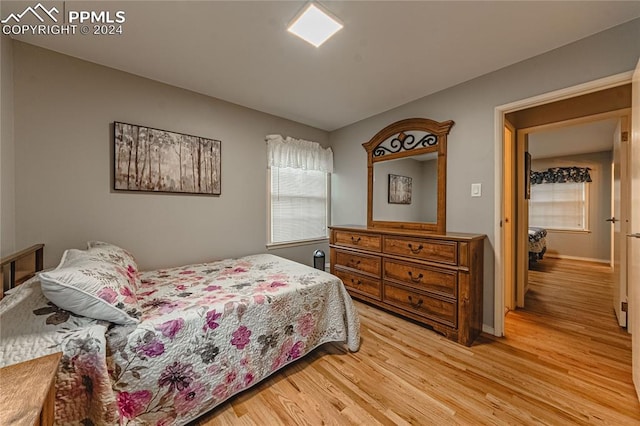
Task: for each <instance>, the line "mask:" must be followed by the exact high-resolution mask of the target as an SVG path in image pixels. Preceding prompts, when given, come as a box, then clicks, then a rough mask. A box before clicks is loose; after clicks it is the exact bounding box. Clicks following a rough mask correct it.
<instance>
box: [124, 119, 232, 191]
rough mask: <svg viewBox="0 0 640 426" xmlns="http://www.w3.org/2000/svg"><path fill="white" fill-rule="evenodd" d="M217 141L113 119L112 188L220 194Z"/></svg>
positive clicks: (218, 148)
mask: <svg viewBox="0 0 640 426" xmlns="http://www.w3.org/2000/svg"><path fill="white" fill-rule="evenodd" d="M221 144H222V143H221V142H220V141H219V140H216V139H209V138H204V137H200V136H192V135H187V134H183V133H176V132H170V131H167V130H161V129H154V128H152V127H145V126H138V125H135V124H127V123H121V122H117V121H116V122H115V123H114V144H113V146H114V156H113V158H114V164H113V171H114V174H113V176H114V177H113V182H114V183H113V188H114V189H115V190H118V191H145V192H165V193H184V194H204V195H220V192H221V189H220V188H221V182H220V178H221V173H220V172H221V170H220V150H221Z"/></svg>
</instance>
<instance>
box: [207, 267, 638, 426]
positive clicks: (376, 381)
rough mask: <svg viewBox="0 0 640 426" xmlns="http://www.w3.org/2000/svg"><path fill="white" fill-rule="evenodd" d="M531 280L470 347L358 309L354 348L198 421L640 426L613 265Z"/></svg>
mask: <svg viewBox="0 0 640 426" xmlns="http://www.w3.org/2000/svg"><path fill="white" fill-rule="evenodd" d="M530 283H531V287H530V291H529V292H528V294H527V299H526V305H527V309H526V310H518V311H515V312H510V313H509V314H508V315H507V321H506V337H504V338H496V337H493V336H489V335H485V334H483V335H482V336H481V337H480V338H479V339H478V340H476V342H475V343H474V345H473V346H472V347H471V348H467V347H464V346H460V345H458V344H456V343H453V342H451V341H448V340H447V339H445V338H444V337H441V336H439V335H437V334H436V333H434V332H432V331H430V330H428V329H425V328H423V327H422V326H420V325H417V324H414V323H412V322H409V321H406V320H403V319H400V318H398V317H395V316H393V315H391V314H388V313H386V312H382V311H380V310H378V309H375V308H372V307H370V306H368V305H366V304H362V303H358V302H356V306H357V308H358V311H359V312H360V317H361V323H362V329H361V331H362V347H361V349H360V351H359V352H357V353H348V352H344V351H343V350H342V349H341V348H340V347H339V346H337V345H333V344H328V345H324V346H322V347H321V348H319V349H318V350H316V351H315V352H313V353H311V354H310V355H308V356H307V357H306V358H303V359H302V360H299V361H297V362H296V363H294V364H292V365H290V366H288V367H286V368H285V369H283V370H281V371H280V372H279V373H277V374H275V375H274V376H272V377H270V378H268V379H267V380H265V381H264V382H263V383H261V384H259V385H258V386H256V387H254V388H252V389H250V390H248V391H246V392H244V393H241V394H240V395H238V396H236V397H235V398H233V399H231V400H230V401H228V402H227V403H225V404H223V405H221V406H220V407H218V408H217V409H216V410H214V411H212V412H211V413H209V414H207V415H205V416H203V417H202V418H200V419H199V420H198V421H197V422H194V425H198V426H205V425H206V426H212V425H238V424H240V425H245V424H246V425H254V424H255V425H276V424H309V425H319V424H337V425H343V424H363V425H375V424H384V425H391V424H417V425H449V424H465V425H469V424H473V425H476V424H498V425H502V424H550V425H566V424H578V425H581V424H602V425H605V424H606V425H632V424H634V425H638V424H640V404H639V403H638V399H637V397H636V394H635V391H634V388H633V384H632V382H631V349H630V347H631V339H630V337H629V335H628V334H627V333H626V332H625V331H623V330H621V329H620V328H619V327H618V326H617V324H616V321H615V318H614V314H613V309H612V307H611V303H610V300H611V274H610V272H609V269H608V268H607V267H605V266H599V265H596V264H588V263H580V262H575V261H566V260H563V261H559V260H554V259H544V260H543V261H541V262H540V263H539V264H538V265H537V266H536V267H535V270H533V271H531V272H530Z"/></svg>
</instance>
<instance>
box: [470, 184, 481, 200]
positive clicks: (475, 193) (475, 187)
mask: <svg viewBox="0 0 640 426" xmlns="http://www.w3.org/2000/svg"><path fill="white" fill-rule="evenodd" d="M471 196H472V197H482V184H481V183H472V184H471Z"/></svg>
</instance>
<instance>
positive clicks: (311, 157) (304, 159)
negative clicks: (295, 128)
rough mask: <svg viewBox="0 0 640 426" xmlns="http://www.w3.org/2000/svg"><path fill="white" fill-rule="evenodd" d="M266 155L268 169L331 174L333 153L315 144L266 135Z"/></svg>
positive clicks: (329, 149)
mask: <svg viewBox="0 0 640 426" xmlns="http://www.w3.org/2000/svg"><path fill="white" fill-rule="evenodd" d="M267 153H268V154H267V155H268V165H269V167H279V168H286V167H289V168H292V169H302V170H317V171H320V172H325V173H333V151H331V148H326V149H325V148H323V147H321V146H320V144H319V143H317V142H310V141H305V140H303V139H294V138H291V137H286V138H283V137H282V136H280V135H268V136H267Z"/></svg>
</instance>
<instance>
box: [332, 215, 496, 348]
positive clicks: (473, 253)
mask: <svg viewBox="0 0 640 426" xmlns="http://www.w3.org/2000/svg"><path fill="white" fill-rule="evenodd" d="M330 228H331V237H330V246H331V273H332V274H334V275H336V276H338V277H339V278H340V279H341V280H342V282H343V283H344V285H345V286H346V288H347V290H348V291H349V293H350V294H351V296H352V297H354V298H355V299H360V300H363V301H366V302H369V303H371V304H374V305H377V306H379V307H382V308H384V309H387V310H389V311H393V312H396V313H398V314H401V315H403V316H405V317H408V318H411V319H414V320H416V321H419V322H421V323H423V324H426V325H428V326H430V327H431V328H433V330H435V331H437V332H440V333H442V334H444V335H445V336H446V337H447V338H449V339H451V340H454V341H456V342H458V343H461V344H463V345H466V346H471V344H472V343H473V341H474V339H475V338H476V337H477V336H478V334H480V332H481V331H482V282H483V270H482V266H483V248H484V239H485V235H475V234H456V233H447V234H444V235H439V234H430V233H425V232H421V231H408V230H401V229H385V228H367V227H364V226H332V227H330Z"/></svg>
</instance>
